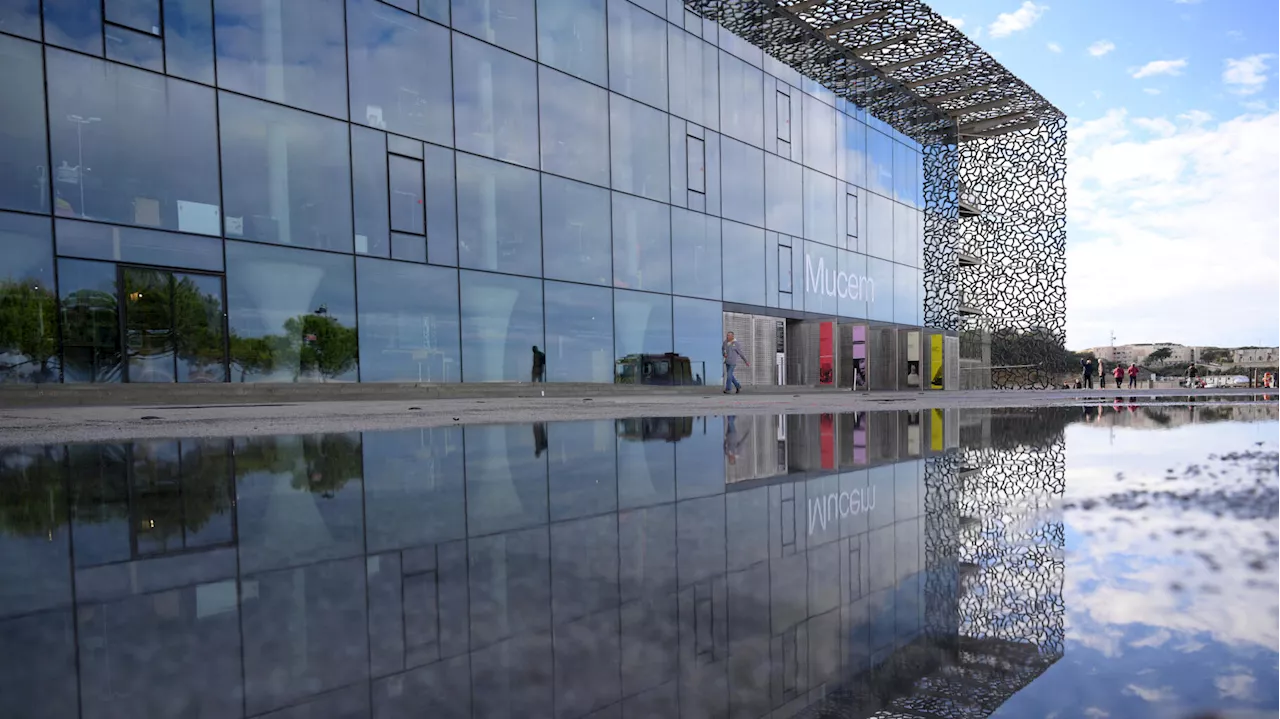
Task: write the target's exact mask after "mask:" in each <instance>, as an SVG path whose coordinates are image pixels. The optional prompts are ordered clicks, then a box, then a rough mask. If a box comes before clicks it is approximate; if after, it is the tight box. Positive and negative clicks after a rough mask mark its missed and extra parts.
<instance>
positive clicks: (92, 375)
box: [58, 260, 122, 382]
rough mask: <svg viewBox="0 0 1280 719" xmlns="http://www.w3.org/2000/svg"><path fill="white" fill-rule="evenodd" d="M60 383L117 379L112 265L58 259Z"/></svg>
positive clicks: (118, 358)
mask: <svg viewBox="0 0 1280 719" xmlns="http://www.w3.org/2000/svg"><path fill="white" fill-rule="evenodd" d="M58 296H59V297H60V298H61V300H62V368H63V369H62V372H63V381H64V382H119V381H120V380H121V379H122V376H121V373H122V366H121V355H120V316H119V305H118V303H117V300H116V266H115V265H112V264H108V263H106V262H86V261H84V260H58Z"/></svg>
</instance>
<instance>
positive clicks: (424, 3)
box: [418, 0, 449, 25]
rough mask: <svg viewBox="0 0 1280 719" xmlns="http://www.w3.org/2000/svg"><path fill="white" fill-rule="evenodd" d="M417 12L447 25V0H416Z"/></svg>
mask: <svg viewBox="0 0 1280 719" xmlns="http://www.w3.org/2000/svg"><path fill="white" fill-rule="evenodd" d="M418 14H419V15H421V16H422V17H425V18H427V19H428V20H435V21H436V22H438V23H440V24H441V25H448V24H449V0H418Z"/></svg>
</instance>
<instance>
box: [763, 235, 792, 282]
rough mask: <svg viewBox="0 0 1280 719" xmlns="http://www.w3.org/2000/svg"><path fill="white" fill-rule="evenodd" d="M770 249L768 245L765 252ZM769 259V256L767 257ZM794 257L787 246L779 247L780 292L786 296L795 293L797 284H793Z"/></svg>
mask: <svg viewBox="0 0 1280 719" xmlns="http://www.w3.org/2000/svg"><path fill="white" fill-rule="evenodd" d="M768 249H769V246H768V244H766V245H765V251H766V252H767V251H768ZM766 258H767V256H766ZM791 264H792V257H791V248H790V247H787V246H785V245H778V291H779V292H784V293H786V294H791V293H792V292H795V283H794V282H793V278H794V276H795V275H794V274H793V273H792V271H791Z"/></svg>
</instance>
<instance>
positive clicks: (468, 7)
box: [453, 0, 538, 64]
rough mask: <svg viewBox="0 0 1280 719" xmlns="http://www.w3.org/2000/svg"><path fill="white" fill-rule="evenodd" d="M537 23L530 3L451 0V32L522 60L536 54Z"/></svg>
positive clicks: (498, 0)
mask: <svg viewBox="0 0 1280 719" xmlns="http://www.w3.org/2000/svg"><path fill="white" fill-rule="evenodd" d="M536 23H537V20H536V19H535V18H534V14H533V0H453V27H454V29H456V30H461V31H462V32H465V33H467V34H468V35H474V36H475V37H478V38H480V39H481V40H484V41H486V42H490V43H493V44H494V45H497V46H499V47H505V48H507V49H508V50H511V51H513V52H518V53H520V54H521V55H524V56H525V57H534V56H535V54H536V53H537V42H538V39H537V37H536V35H535V30H534V28H535V26H536ZM458 62H459V64H461V63H462V61H461V60H459V61H458Z"/></svg>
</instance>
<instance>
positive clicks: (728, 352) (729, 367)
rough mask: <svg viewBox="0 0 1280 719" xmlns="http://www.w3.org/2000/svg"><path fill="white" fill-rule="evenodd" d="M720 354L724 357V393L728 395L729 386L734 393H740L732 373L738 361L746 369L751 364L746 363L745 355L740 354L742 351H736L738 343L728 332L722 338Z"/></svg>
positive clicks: (739, 386) (740, 387)
mask: <svg viewBox="0 0 1280 719" xmlns="http://www.w3.org/2000/svg"><path fill="white" fill-rule="evenodd" d="M720 354H722V355H724V393H725V394H729V386H730V385H732V386H733V391H734V392H735V393H737V392H741V391H742V385H740V384H738V378H737V377H734V376H733V371H734V370H735V369H737V368H738V360H742V362H743V363H744V364H746V365H747V366H748V367H750V366H751V363H750V362H748V361H747V357H746V355H744V354H742V350H740V349H738V342H737V340H735V339H734V338H733V333H732V332H728V333H726V334H725V336H724V342H723V343H721V345H720Z"/></svg>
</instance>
